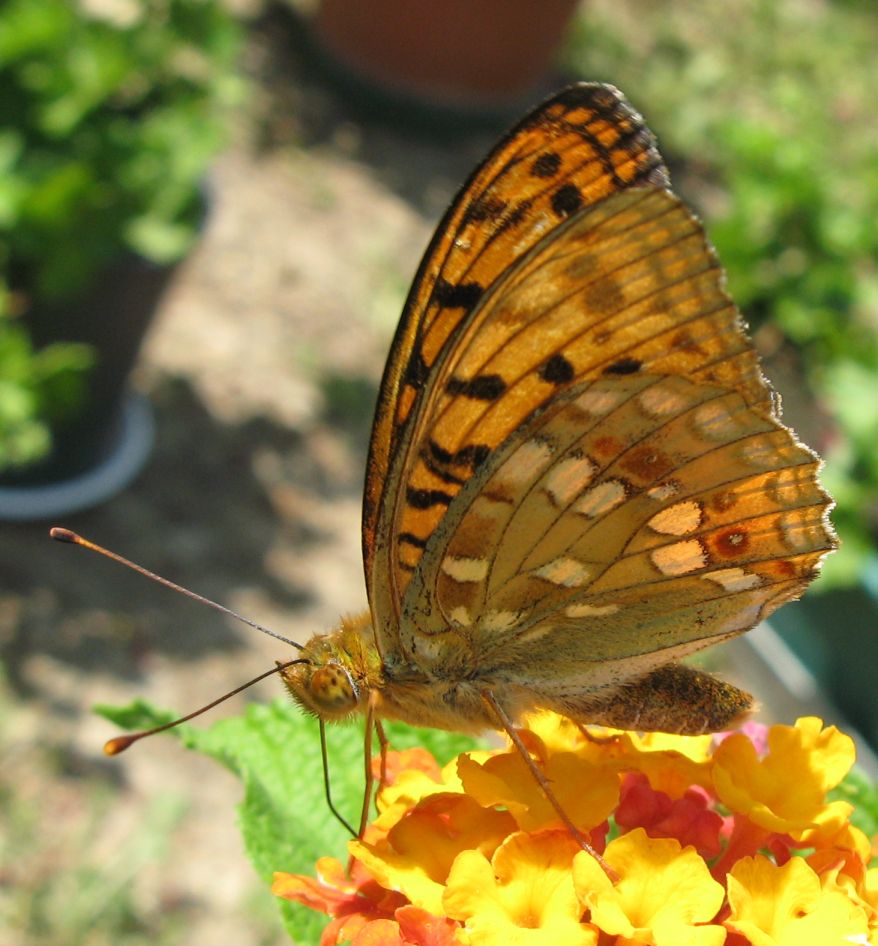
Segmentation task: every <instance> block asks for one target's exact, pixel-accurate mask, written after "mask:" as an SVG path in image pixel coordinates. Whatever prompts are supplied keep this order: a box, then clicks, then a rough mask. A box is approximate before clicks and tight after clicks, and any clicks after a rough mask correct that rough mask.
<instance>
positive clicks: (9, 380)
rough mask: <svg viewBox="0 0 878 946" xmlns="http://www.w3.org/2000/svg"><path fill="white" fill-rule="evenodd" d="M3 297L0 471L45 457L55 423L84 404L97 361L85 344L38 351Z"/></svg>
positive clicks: (0, 306) (0, 316) (0, 309)
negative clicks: (84, 392) (89, 372)
mask: <svg viewBox="0 0 878 946" xmlns="http://www.w3.org/2000/svg"><path fill="white" fill-rule="evenodd" d="M4 299H6V300H7V301H8V297H7V296H5V294H4V293H2V291H0V470H5V469H7V468H14V467H19V466H26V465H27V464H29V463H32V462H33V461H35V460H38V459H40V458H41V457H43V456H45V454H46V453H47V452H48V450H49V447H50V445H51V431H50V425H51V423H52V422H53V421H57V420H61V419H63V418H64V417H65V416H66V415H67V414H69V412H70V411H72V410H75V408H76V405H77V404H79V403H80V401H81V398H82V387H83V381H84V378H83V373H84V372H85V371H86V370H87V369H88V368H89V366H90V365H91V364H92V361H93V359H92V354H91V350H90V349H89V348H88V347H87V346H85V345H75V344H62V343H56V344H53V345H47V346H46V347H45V348H43V349H41V350H40V351H38V352H35V351H34V350H33V346H32V345H31V342H30V339H29V338H28V335H27V332H26V331H25V330H24V328H23V327H22V326H21V325H18V324H16V323H15V321H14V320H12V319H11V317H10V315H9V312H8V308H6V307H5V306H4Z"/></svg>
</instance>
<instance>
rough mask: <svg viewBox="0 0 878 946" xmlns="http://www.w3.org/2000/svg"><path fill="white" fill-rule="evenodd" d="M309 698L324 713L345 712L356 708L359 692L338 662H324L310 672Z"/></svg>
mask: <svg viewBox="0 0 878 946" xmlns="http://www.w3.org/2000/svg"><path fill="white" fill-rule="evenodd" d="M309 690H310V695H311V699H312V701H313V702H314V705H315V706H316V707H317V709H318V710H320V711H321V712H324V713H347V712H350V711H351V710H353V709H356V706H357V703H359V701H360V693H359V689H358V688H357V686H356V684H355V683H354V681H353V678H352V677H351V675H350V674H349V673H348V671H347V670H346V669H345V668H344V667H342V666H340V665H339V664H325V665H324V666H322V667H318V668H317V670H315V671H314V673H313V674H311V680H310V681H309Z"/></svg>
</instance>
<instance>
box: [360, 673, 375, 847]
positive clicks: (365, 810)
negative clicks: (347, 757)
mask: <svg viewBox="0 0 878 946" xmlns="http://www.w3.org/2000/svg"><path fill="white" fill-rule="evenodd" d="M375 695H376V694H375V692H374V691H373V692H372V693H371V694H370V695H369V705H368V706H367V707H366V727H365V732H364V734H363V769H364V773H365V776H366V784H365V787H364V788H363V807H362V809H361V811H360V830H359V831H358V832H357V837H358V838H362V837H363V834H364V833H365V831H366V825H367V824H368V823H369V805H370V803H371V801H372V788H373V787H374V785H375V776H374V775H373V774H372V730H373V729H374V728H375V727H376V725H377V724H378V720H377V718H376V716H375V699H374V697H375ZM378 738H379V740H380V739H381V736H379V737H378Z"/></svg>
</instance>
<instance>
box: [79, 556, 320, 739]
mask: <svg viewBox="0 0 878 946" xmlns="http://www.w3.org/2000/svg"><path fill="white" fill-rule="evenodd" d="M62 541H64V540H62ZM303 663H308V661H307V660H304V659H303V658H298V659H297V660H288V661H286V663H283V662H279V663H278V665H277V666H276V667H272V668H271V670H266V671H265V673H260V674H259V676H258V677H254V678H253V679H252V680H248V681H247V683H242V684H241V686H239V687H235V689H234V690H230V691H229V692H228V693H224V694H223V695H222V696H221V697H218V698H217V699H215V700H214V701H213V702H212V703H208V704H207V705H206V706H202V707H201V708H200V709H197V710H194V711H193V712H192V713H187V714H186V715H185V716H181V717H180V718H179V719H174V720H172V721H171V722H169V723H163V724H162V725H161V726H154V727H153V728H152V729H144V730H142V731H141V732H134V733H129V734H128V735H126V736H116V737H115V738H113V739H108V740H107V741H106V742H105V743H104V752H105V753H106V754H107V755H118V754H119V753H120V752H124V751H125V750H126V749H127V748H128V747H129V746H131V745H133V744H134V743H135V742H137V741H138V740H139V739H145V738H146V737H147V736H154V735H155V734H156V733H160V732H164V731H165V730H166V729H173V728H174V727H175V726H179V725H180V723H186V722H188V721H189V720H190V719H195V717H196V716H200V715H201V714H202V713H206V712H207V711H208V710H211V709H213V708H214V706H218V705H219V704H220V703H223V702H225V701H226V700H227V699H229V698H230V697H232V696H235V695H236V694H238V693H240V692H241V691H242V690H246V689H247V687H252V686H253V684H254V683H259V681H260V680H264V679H265V678H266V677H270V676H271V675H272V674H273V673H279V672H280V671H281V670H285V669H286V668H287V667H291V666H292V665H293V664H303Z"/></svg>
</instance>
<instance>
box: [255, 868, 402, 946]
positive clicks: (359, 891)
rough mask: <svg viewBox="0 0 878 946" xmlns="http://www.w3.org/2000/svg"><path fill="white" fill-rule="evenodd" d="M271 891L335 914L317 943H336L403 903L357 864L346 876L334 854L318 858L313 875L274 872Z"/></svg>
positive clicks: (397, 895) (384, 916) (400, 897)
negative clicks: (313, 876) (315, 872)
mask: <svg viewBox="0 0 878 946" xmlns="http://www.w3.org/2000/svg"><path fill="white" fill-rule="evenodd" d="M271 892H272V893H273V894H274V895H275V896H277V897H283V898H284V899H285V900H295V901H296V902H298V903H302V904H304V905H305V906H306V907H311V908H312V909H313V910H321V911H323V912H324V913H326V914H328V915H329V916H331V917H334V919H333V921H332V922H331V923H330V924H329V925H328V926H327V927H326V929H325V930H324V931H323V935H322V936H321V937H320V946H335V943H337V942H341V941H342V940H343V939H349V938H351V937H352V936H355V935H356V934H358V933H359V932H360V930H362V929H363V928H364V927H365V926H367V925H368V924H369V923H370V922H372V921H373V920H377V919H386V918H389V917H392V916H393V913H394V911H395V910H396V909H397V907H401V906H403V905H404V904H405V902H406V901H405V898H404V897H402V896H401V895H400V894H398V893H395V892H394V891H392V890H388V889H387V888H385V887H382V886H381V885H380V884H378V883H376V882H375V880H374V879H373V878H372V876H371V875H370V874H369V873H368V872H367V871H366V870H365V869H364V868H363V866H362V865H360V864H357V863H354V865H353V870H352V873H351V876H350V877H348V876H347V875H346V874H345V872H344V868H343V867H342V866H341V864H339V862H338V861H337V860H336V859H335V858H334V857H321V858H320V860H319V861H318V862H317V876H316V877H315V878H311V877H303V876H302V875H301V874H285V873H281V872H279V871H278V872H276V873H275V875H274V880H273V882H272V885H271Z"/></svg>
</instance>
